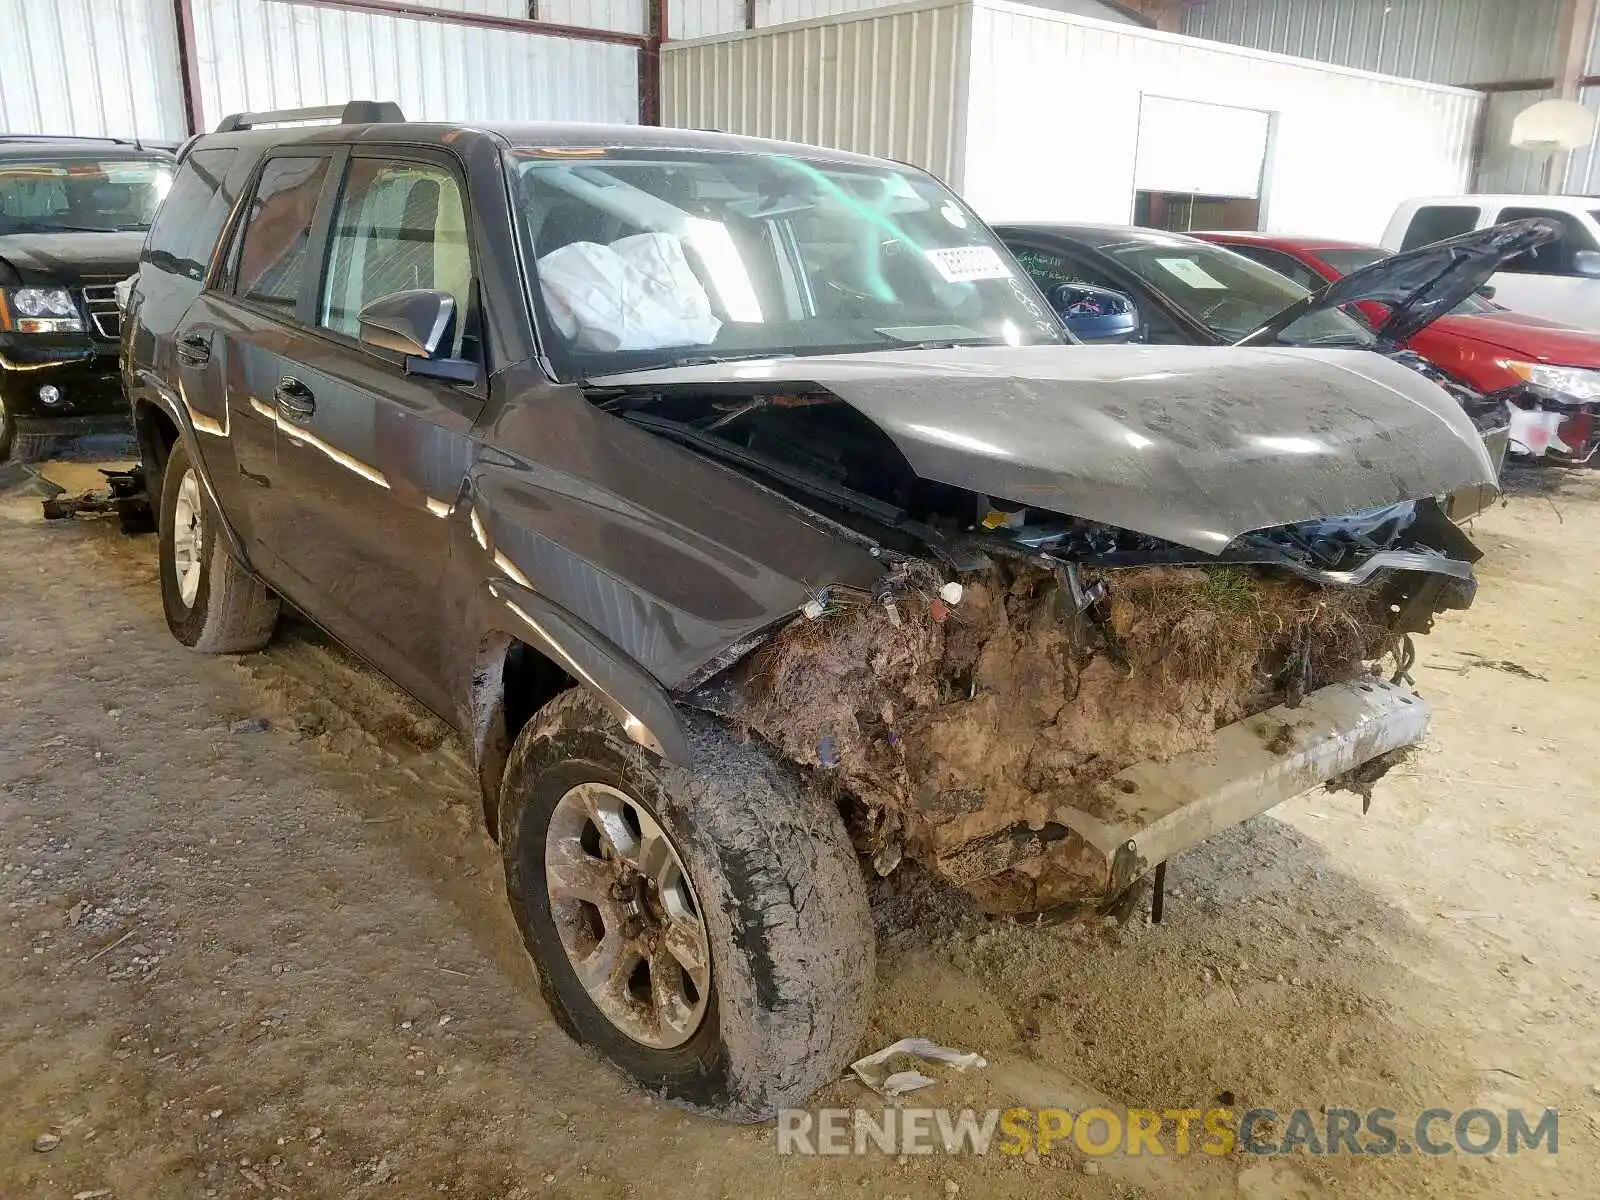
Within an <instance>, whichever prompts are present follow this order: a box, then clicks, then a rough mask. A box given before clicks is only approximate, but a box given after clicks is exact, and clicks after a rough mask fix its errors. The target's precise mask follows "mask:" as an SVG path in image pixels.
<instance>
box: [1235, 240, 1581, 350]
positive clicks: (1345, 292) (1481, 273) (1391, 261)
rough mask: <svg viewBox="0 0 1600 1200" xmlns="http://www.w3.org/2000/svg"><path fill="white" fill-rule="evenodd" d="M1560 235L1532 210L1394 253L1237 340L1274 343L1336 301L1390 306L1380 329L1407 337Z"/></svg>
mask: <svg viewBox="0 0 1600 1200" xmlns="http://www.w3.org/2000/svg"><path fill="white" fill-rule="evenodd" d="M1560 236H1561V227H1560V226H1559V225H1557V224H1556V223H1555V222H1554V221H1550V220H1546V219H1544V218H1542V217H1531V218H1529V219H1527V220H1524V221H1507V222H1506V223H1505V224H1503V225H1493V226H1490V227H1489V228H1488V229H1475V230H1473V231H1472V232H1471V233H1463V234H1460V235H1459V236H1457V237H1453V238H1446V239H1445V240H1444V241H1442V242H1434V243H1433V244H1432V245H1428V246H1418V247H1417V248H1416V249H1415V250H1407V251H1405V252H1404V253H1402V254H1393V255H1390V256H1389V257H1388V258H1383V259H1379V260H1378V261H1377V262H1375V263H1369V264H1368V265H1367V266H1365V267H1362V268H1361V269H1360V270H1356V271H1351V272H1350V274H1348V275H1345V276H1342V277H1340V278H1339V279H1336V280H1334V281H1333V282H1332V283H1330V284H1329V285H1328V286H1327V287H1325V288H1323V289H1322V290H1321V291H1320V292H1315V293H1313V294H1312V295H1310V296H1307V297H1306V298H1305V299H1304V300H1302V301H1299V302H1298V303H1296V304H1291V305H1290V306H1289V307H1288V308H1286V309H1284V310H1283V311H1282V312H1281V313H1279V314H1278V315H1277V316H1275V317H1273V318H1272V320H1270V321H1268V322H1267V323H1266V324H1265V325H1263V326H1262V327H1261V328H1260V329H1258V330H1256V331H1255V332H1254V333H1251V334H1250V335H1248V336H1247V337H1244V338H1241V339H1240V340H1239V341H1238V343H1236V344H1237V345H1240V346H1266V345H1271V344H1272V343H1273V342H1275V341H1276V340H1277V338H1278V334H1280V333H1282V332H1283V331H1284V330H1285V329H1287V328H1289V326H1291V325H1293V324H1294V323H1295V322H1296V321H1298V320H1300V318H1302V317H1304V316H1305V315H1307V314H1308V313H1313V312H1321V311H1323V310H1326V309H1333V308H1340V307H1342V306H1343V305H1346V304H1354V303H1355V302H1356V301H1358V300H1371V301H1376V302H1377V303H1379V304H1386V305H1388V306H1389V319H1388V320H1387V321H1385V322H1384V324H1383V326H1382V327H1381V328H1380V329H1379V330H1378V336H1379V337H1381V338H1384V339H1385V340H1387V341H1391V342H1395V343H1400V342H1404V341H1406V340H1407V339H1408V338H1412V337H1415V336H1416V335H1417V334H1418V333H1420V332H1421V331H1422V330H1424V329H1426V328H1427V327H1428V326H1429V325H1431V324H1433V323H1434V322H1435V321H1437V320H1438V319H1439V318H1440V317H1442V316H1444V315H1445V314H1446V313H1448V312H1450V310H1451V309H1453V308H1455V306H1456V305H1458V304H1460V303H1461V302H1462V301H1463V300H1465V299H1466V298H1467V297H1468V296H1470V295H1472V294H1473V293H1474V292H1476V291H1477V290H1478V289H1479V288H1481V287H1482V286H1483V285H1484V284H1485V283H1487V282H1488V281H1489V276H1491V275H1493V274H1494V273H1495V272H1496V271H1498V270H1499V269H1500V264H1502V263H1503V262H1505V261H1506V260H1507V259H1510V258H1514V257H1516V256H1517V255H1518V254H1523V253H1525V252H1527V251H1529V250H1533V249H1536V248H1537V247H1539V246H1542V245H1544V244H1545V243H1546V242H1553V241H1555V240H1556V239H1557V238H1558V237H1560Z"/></svg>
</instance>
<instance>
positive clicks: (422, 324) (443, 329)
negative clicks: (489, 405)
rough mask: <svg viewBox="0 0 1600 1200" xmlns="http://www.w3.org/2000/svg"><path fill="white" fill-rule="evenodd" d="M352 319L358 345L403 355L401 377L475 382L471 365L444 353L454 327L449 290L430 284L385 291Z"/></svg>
mask: <svg viewBox="0 0 1600 1200" xmlns="http://www.w3.org/2000/svg"><path fill="white" fill-rule="evenodd" d="M356 320H357V322H358V323H359V325H360V329H361V343H362V344H363V345H366V346H375V347H377V348H378V349H379V350H390V351H393V352H394V353H396V354H403V355H405V359H406V361H405V367H406V374H407V375H425V376H428V377H429V378H433V379H445V380H449V381H450V382H451V383H475V382H477V379H478V366H477V364H476V363H473V362H468V361H466V360H465V359H459V358H450V357H449V356H448V349H447V348H448V347H449V346H450V344H451V343H452V342H453V341H454V340H455V327H456V298H455V297H454V296H452V295H451V294H450V293H449V292H441V291H435V290H433V289H431V288H411V289H408V290H407V291H403V292H391V293H390V294H389V295H387V296H379V297H378V298H377V299H376V300H374V301H372V303H370V304H368V305H367V306H366V307H365V308H363V309H362V310H361V312H360V313H359V314H358V315H357V317H356ZM441 352H443V353H442V354H441Z"/></svg>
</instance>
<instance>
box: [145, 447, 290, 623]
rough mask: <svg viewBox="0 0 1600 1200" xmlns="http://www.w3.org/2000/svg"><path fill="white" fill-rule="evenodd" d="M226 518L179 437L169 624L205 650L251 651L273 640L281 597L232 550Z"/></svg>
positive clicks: (167, 508) (163, 541)
mask: <svg viewBox="0 0 1600 1200" xmlns="http://www.w3.org/2000/svg"><path fill="white" fill-rule="evenodd" d="M220 522H221V518H220V517H219V516H218V514H217V511H216V509H215V508H214V507H213V506H212V504H211V501H210V500H209V499H208V498H207V497H206V495H205V489H204V488H203V487H202V486H201V483H200V473H199V471H198V469H197V468H196V467H195V465H194V464H193V462H191V461H190V459H189V451H188V448H187V447H185V446H184V444H183V443H182V442H181V441H180V442H178V443H176V444H175V445H174V446H173V447H172V456H171V457H170V458H169V459H168V460H167V469H166V472H165V474H164V475H163V476H162V485H161V520H160V521H159V522H158V528H159V531H160V534H161V538H160V543H159V546H160V548H159V551H158V555H157V557H158V560H159V566H160V575H161V604H162V607H163V608H164V609H165V610H166V614H167V627H168V628H169V629H171V630H172V635H173V636H174V637H175V638H177V639H178V640H179V641H180V642H182V643H183V644H184V645H185V646H189V647H192V648H193V649H195V650H199V651H201V652H202V653H204V654H245V653H248V652H249V651H252V650H259V649H261V648H262V647H263V646H265V645H266V644H267V643H268V642H269V641H271V640H272V632H273V630H274V629H276V628H277V624H278V598H277V597H276V596H274V595H273V594H272V593H271V592H270V591H268V590H267V586H266V585H265V584H264V583H262V582H261V581H260V580H259V579H257V578H256V577H255V576H254V575H252V574H250V572H249V571H247V570H245V568H244V566H243V565H242V564H241V563H240V562H239V560H238V559H236V558H234V556H233V554H232V553H231V552H230V551H229V549H228V545H227V540H226V539H225V538H224V537H223V536H222V533H221V529H220V528H219V526H220Z"/></svg>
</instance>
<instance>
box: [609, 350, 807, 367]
mask: <svg viewBox="0 0 1600 1200" xmlns="http://www.w3.org/2000/svg"><path fill="white" fill-rule="evenodd" d="M794 357H795V356H794V355H793V354H790V353H788V352H787V351H773V350H757V351H753V352H751V353H749V354H686V355H684V356H683V357H682V358H674V359H669V360H668V361H667V362H665V363H663V364H662V366H666V367H714V366H716V365H717V364H718V363H731V362H754V361H756V360H757V359H762V358H794ZM641 369H642V370H646V371H653V370H656V369H657V368H655V367H643V368H641Z"/></svg>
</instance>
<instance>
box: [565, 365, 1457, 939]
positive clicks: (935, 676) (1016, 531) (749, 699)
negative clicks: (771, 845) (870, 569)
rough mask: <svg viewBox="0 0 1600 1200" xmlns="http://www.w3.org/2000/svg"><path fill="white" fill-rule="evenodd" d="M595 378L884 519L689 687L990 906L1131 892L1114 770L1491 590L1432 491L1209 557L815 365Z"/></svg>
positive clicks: (864, 846) (879, 846) (700, 442)
mask: <svg viewBox="0 0 1600 1200" xmlns="http://www.w3.org/2000/svg"><path fill="white" fill-rule="evenodd" d="M718 393H721V394H718ZM592 399H594V400H595V401H596V402H597V403H599V404H600V406H601V407H603V408H605V409H608V410H609V411H611V412H613V413H615V414H617V415H619V416H621V417H622V418H623V419H625V420H627V421H628V422H630V423H631V424H635V425H637V426H640V427H642V428H645V429H648V430H651V431H652V432H654V433H657V434H659V435H661V436H663V437H666V438H670V439H672V440H674V441H676V442H678V443H680V444H682V445H684V446H687V447H690V448H692V449H694V450H696V451H698V452H699V453H701V454H704V455H706V456H708V457H711V458H713V459H715V460H718V461H720V462H722V463H724V464H726V465H727V466H728V467H729V468H731V469H733V470H737V471H739V472H740V473H742V474H744V475H746V476H748V477H750V478H752V479H753V480H756V481H758V482H759V483H761V484H762V485H764V486H766V487H768V488H771V489H774V490H776V491H779V492H781V493H783V494H785V495H787V496H789V497H790V498H791V499H793V500H795V501H797V502H799V503H801V504H803V505H805V506H806V507H807V508H809V509H810V510H812V511H813V512H814V513H817V514H818V515H820V516H821V517H823V518H826V519H827V520H828V521H830V522H834V523H837V524H838V526H839V527H840V528H841V530H843V531H846V532H847V533H848V534H849V535H850V536H853V537H856V538H861V539H866V540H868V541H869V542H870V543H871V545H872V546H873V553H874V554H875V555H876V556H877V557H878V558H879V559H880V561H882V562H883V564H884V572H883V575H882V577H881V579H880V580H879V581H878V584H877V586H876V587H875V588H874V589H873V590H871V591H870V592H869V591H865V590H861V589H857V588H849V587H844V586H838V585H834V586H827V585H825V584H822V583H820V582H819V586H818V587H817V588H816V590H815V592H814V594H813V595H812V596H811V598H810V600H809V602H808V603H807V604H806V605H805V606H804V608H803V610H802V611H801V612H800V613H797V614H795V616H794V617H793V619H792V620H790V621H789V622H788V623H787V624H785V625H783V626H782V627H781V628H778V629H776V630H774V631H773V632H772V634H771V635H770V636H769V637H767V638H766V639H764V640H762V639H757V640H755V641H753V642H751V643H750V644H747V645H745V646H741V647H740V648H739V655H741V656H742V657H737V658H736V661H729V660H725V661H723V662H720V663H719V664H718V668H719V669H718V671H717V672H716V673H715V674H713V675H712V677H711V678H709V679H707V680H704V681H703V682H701V683H700V684H699V685H698V686H697V687H696V688H695V689H693V692H692V695H691V697H690V702H691V703H693V704H696V705H697V706H700V707H703V708H706V709H709V710H711V711H714V712H716V713H718V714H719V715H721V716H723V717H724V718H726V719H728V720H730V721H732V722H734V723H736V724H738V725H741V726H743V727H744V728H745V729H747V730H748V731H749V732H751V733H752V734H754V735H755V736H758V737H760V738H762V739H763V740H765V741H767V742H768V743H770V744H771V745H773V746H775V747H777V748H778V749H779V750H781V751H782V752H783V754H784V755H785V756H786V757H788V758H789V759H791V760H792V761H793V762H795V763H796V764H798V765H800V766H801V767H802V768H804V769H807V770H809V771H810V772H812V773H813V774H814V776H815V778H816V779H817V780H818V782H819V783H821V784H822V785H824V786H826V787H828V788H830V789H832V790H833V791H834V793H835V794H836V795H837V797H838V798H839V800H840V803H841V806H842V808H843V809H844V811H845V813H846V816H847V820H848V823H849V826H850V828H851V830H852V834H853V836H854V838H855V840H856V843H857V847H858V849H859V850H860V851H861V852H862V854H863V856H864V857H866V858H867V859H869V860H870V861H871V862H872V863H873V864H874V866H875V867H876V869H877V870H878V871H879V872H880V873H888V872H889V871H891V870H893V869H894V868H895V867H896V865H897V864H898V863H899V862H901V861H902V860H903V859H904V858H906V857H911V858H914V859H916V860H917V861H919V862H920V863H921V864H922V865H924V866H926V867H929V868H931V869H933V870H934V871H936V872H937V873H939V874H941V875H943V876H944V877H945V878H947V879H950V880H952V881H954V882H956V883H957V884H959V885H960V886H962V887H963V888H965V889H966V890H967V891H968V892H969V893H971V894H972V895H973V896H974V897H975V898H976V899H977V900H978V901H979V902H980V903H982V904H983V905H984V906H985V907H986V908H987V909H988V910H989V911H991V912H994V913H1007V914H1017V915H1020V914H1027V913H1037V912H1041V911H1046V910H1051V909H1064V908H1078V907H1082V906H1083V905H1085V904H1088V905H1110V904H1114V903H1115V902H1116V901H1117V899H1118V897H1119V895H1120V894H1122V893H1124V892H1126V890H1127V887H1128V885H1129V884H1130V883H1131V882H1132V879H1131V878H1130V873H1129V870H1128V869H1127V864H1120V865H1119V864H1116V863H1112V864H1111V865H1110V866H1108V865H1107V860H1106V859H1105V856H1104V855H1102V854H1100V853H1099V852H1097V851H1096V850H1095V849H1094V848H1093V847H1092V846H1090V845H1089V844H1088V843H1087V842H1086V841H1085V838H1084V837H1083V836H1080V830H1082V829H1085V828H1086V827H1087V826H1089V825H1091V824H1093V823H1095V822H1097V821H1109V820H1110V819H1111V816H1112V814H1110V813H1109V812H1108V811H1107V806H1106V804H1105V803H1104V801H1103V798H1102V797H1103V792H1104V788H1105V786H1106V785H1107V783H1108V781H1113V777H1114V776H1116V775H1117V773H1118V772H1120V771H1123V770H1124V769H1125V768H1128V767H1129V766H1130V764H1135V763H1141V762H1152V761H1154V762H1165V761H1170V760H1175V759H1176V758H1178V757H1179V756H1182V755H1186V754H1193V753H1203V752H1204V751H1205V750H1206V749H1207V748H1208V747H1210V746H1211V744H1212V743H1213V741H1214V739H1215V738H1216V736H1217V734H1218V731H1219V730H1221V729H1224V727H1228V726H1233V725H1235V724H1236V723H1238V722H1240V721H1243V720H1245V719H1247V718H1252V717H1256V716H1257V715H1258V714H1263V713H1266V712H1268V711H1269V710H1271V711H1273V712H1277V711H1279V707H1280V706H1287V707H1288V708H1290V709H1293V708H1295V707H1297V706H1298V705H1299V704H1300V703H1301V702H1302V700H1303V699H1304V698H1305V697H1306V696H1308V695H1311V694H1313V693H1317V692H1318V689H1323V688H1327V687H1329V685H1335V684H1341V683H1350V682H1351V681H1363V680H1369V681H1376V680H1383V681H1386V683H1385V686H1387V681H1399V680H1404V679H1406V678H1407V673H1408V671H1409V669H1410V666H1411V662H1412V649H1411V642H1410V635H1411V634H1413V633H1422V632H1426V631H1427V630H1428V629H1429V628H1430V627H1431V624H1432V621H1433V618H1434V616H1435V614H1436V613H1438V612H1440V611H1442V610H1446V609H1452V608H1464V607H1466V606H1467V605H1469V604H1470V603H1471V600H1472V596H1473V588H1474V584H1473V581H1472V576H1471V563H1472V562H1473V561H1475V560H1476V559H1477V558H1478V552H1477V550H1476V549H1475V548H1474V547H1473V546H1472V544H1471V542H1470V541H1469V540H1468V539H1467V537H1466V536H1465V535H1464V534H1463V533H1462V532H1461V531H1460V530H1459V529H1458V528H1457V527H1456V526H1455V525H1454V524H1452V523H1451V521H1450V520H1449V519H1448V518H1447V517H1446V516H1445V515H1444V513H1443V512H1442V510H1441V508H1440V505H1439V504H1438V503H1437V502H1436V501H1435V500H1433V499H1422V500H1415V501H1405V502H1400V503H1395V504H1390V505H1386V506H1382V507H1380V508H1376V509H1372V510H1368V511H1364V512H1360V513H1355V514H1349V515H1344V516H1338V517H1329V518H1322V519H1318V520H1314V521H1306V522H1299V523H1295V524H1291V525H1286V526H1280V527H1277V528H1270V529H1264V530H1258V531H1253V532H1249V533H1246V534H1244V535H1242V536H1240V537H1238V538H1236V539H1234V540H1233V541H1232V542H1231V543H1230V544H1228V545H1227V546H1226V547H1225V548H1224V549H1223V550H1222V552H1221V553H1220V554H1217V555H1208V554H1205V553H1203V552H1200V551H1197V550H1195V549H1193V548H1191V547H1187V546H1182V545H1179V544H1176V543H1174V542H1170V541H1166V540H1163V539H1161V538H1157V537H1152V536H1150V535H1148V534H1143V533H1137V532H1133V531H1130V530H1126V529H1119V528H1114V527H1111V526H1108V525H1105V524H1101V523H1097V522H1094V521H1087V520H1083V519H1080V518H1076V517H1072V516H1069V515H1065V514H1060V513H1054V512H1048V511H1041V510H1037V509H1034V508H1031V507H1028V506H1026V505H1022V504H1019V503H1017V502H1016V501H1014V500H1008V499H1006V498H1002V497H992V496H988V495H982V494H978V493H975V492H973V491H969V490H967V489H964V488H960V487H956V486H952V485H949V484H944V483H937V482H933V481H930V480H928V479H925V478H922V477H920V476H919V475H918V474H917V473H916V472H915V471H914V470H913V469H912V467H911V465H910V463H909V462H908V461H907V459H906V457H905V455H904V454H902V453H901V452H900V450H899V449H898V448H897V446H896V445H895V443H894V442H893V441H892V440H891V439H890V438H889V437H888V436H887V435H886V434H885V433H884V432H883V431H881V430H880V429H879V427H878V426H877V425H876V424H874V423H873V422H872V421H870V420H868V419H867V418H866V417H865V416H864V415H863V414H862V413H860V412H859V411H857V410H856V409H855V408H854V407H852V406H850V405H849V404H846V403H844V402H842V401H841V400H840V399H839V398H838V397H836V396H834V395H832V394H830V393H828V392H826V391H823V390H811V391H804V392H801V391H798V390H796V391H789V390H785V391H773V392H770V393H766V394H762V393H757V392H752V391H751V390H750V389H749V388H748V387H746V388H745V389H744V390H742V391H741V392H739V393H738V394H727V392H726V391H725V390H724V389H721V388H718V389H716V390H715V392H713V393H712V394H708V391H707V389H704V388H688V389H680V388H659V389H649V390H643V389H641V390H631V389H630V390H628V391H626V392H623V393H613V394H604V393H598V394H595V395H593V396H592ZM1360 686H1366V685H1365V684H1361V685H1360ZM1292 724H1293V722H1292V720H1291V721H1289V722H1285V723H1284V728H1285V729H1287V728H1289V727H1290V726H1292ZM1287 736H1288V735H1287V734H1285V733H1283V731H1282V730H1276V731H1274V730H1269V731H1268V732H1267V734H1266V735H1264V741H1265V742H1266V744H1267V749H1268V750H1269V751H1270V750H1275V749H1279V748H1281V747H1278V746H1277V745H1276V744H1275V743H1276V742H1283V743H1284V745H1285V746H1287V744H1288V741H1287V740H1286V739H1287ZM1393 759H1394V756H1393V755H1381V756H1379V757H1378V758H1377V760H1376V761H1374V762H1370V763H1363V764H1361V765H1362V768H1363V774H1362V777H1361V781H1360V786H1361V787H1363V788H1366V789H1370V786H1371V782H1372V780H1373V779H1375V778H1377V776H1379V775H1381V774H1382V773H1383V771H1384V770H1385V769H1386V768H1387V766H1388V765H1389V764H1390V763H1391V762H1392V761H1393ZM1320 782H1324V780H1323V779H1321V778H1317V779H1311V780H1309V782H1307V783H1306V784H1305V785H1304V786H1313V785H1314V784H1315V783H1320ZM1123 786H1124V787H1126V786H1127V785H1125V784H1124V785H1123ZM1300 790H1304V787H1301V788H1300ZM1097 814H1098V815H1097ZM1130 844H1131V843H1130ZM1138 865H1139V866H1140V867H1143V868H1147V867H1149V866H1153V865H1155V864H1154V863H1150V862H1141V863H1139V864H1138Z"/></svg>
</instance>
